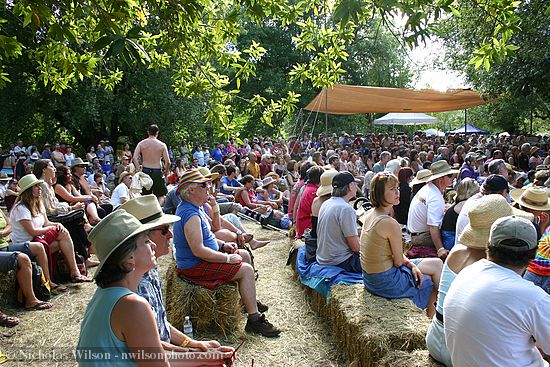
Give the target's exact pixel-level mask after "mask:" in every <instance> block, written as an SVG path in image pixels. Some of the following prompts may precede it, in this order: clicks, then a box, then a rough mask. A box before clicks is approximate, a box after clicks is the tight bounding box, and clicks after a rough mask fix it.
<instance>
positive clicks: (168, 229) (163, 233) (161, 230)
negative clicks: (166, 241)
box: [151, 226, 170, 236]
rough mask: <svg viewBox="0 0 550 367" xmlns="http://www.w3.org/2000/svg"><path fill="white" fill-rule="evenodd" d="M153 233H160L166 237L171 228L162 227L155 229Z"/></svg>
mask: <svg viewBox="0 0 550 367" xmlns="http://www.w3.org/2000/svg"><path fill="white" fill-rule="evenodd" d="M151 231H160V234H162V235H163V236H166V235H167V234H168V232H170V226H162V227H160V228H153V229H152V230H151Z"/></svg>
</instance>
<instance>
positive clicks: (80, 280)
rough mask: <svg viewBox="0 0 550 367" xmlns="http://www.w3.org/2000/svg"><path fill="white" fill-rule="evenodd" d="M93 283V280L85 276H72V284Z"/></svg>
mask: <svg viewBox="0 0 550 367" xmlns="http://www.w3.org/2000/svg"><path fill="white" fill-rule="evenodd" d="M91 281H93V279H91V278H88V277H85V276H84V275H73V276H71V283H87V282H91Z"/></svg>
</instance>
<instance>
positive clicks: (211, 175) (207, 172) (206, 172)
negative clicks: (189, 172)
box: [199, 167, 220, 180]
mask: <svg viewBox="0 0 550 367" xmlns="http://www.w3.org/2000/svg"><path fill="white" fill-rule="evenodd" d="M199 172H200V173H201V175H203V176H204V177H206V178H211V179H212V180H215V179H217V178H218V177H219V175H220V174H219V173H218V172H210V170H209V169H208V167H199Z"/></svg>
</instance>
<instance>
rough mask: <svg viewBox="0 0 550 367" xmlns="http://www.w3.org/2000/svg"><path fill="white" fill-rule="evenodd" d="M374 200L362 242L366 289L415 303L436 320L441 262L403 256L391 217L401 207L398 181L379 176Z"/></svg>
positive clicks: (372, 190) (373, 183) (374, 185)
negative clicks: (397, 207) (399, 205)
mask: <svg viewBox="0 0 550 367" xmlns="http://www.w3.org/2000/svg"><path fill="white" fill-rule="evenodd" d="M370 199H371V204H372V206H373V208H372V209H371V210H369V211H368V212H367V214H366V216H365V217H364V218H365V219H364V223H363V229H362V232H361V239H360V242H361V267H362V268H363V283H364V284H365V288H366V289H367V290H368V291H369V292H371V293H373V294H376V295H378V296H381V297H385V298H409V299H412V301H413V302H414V303H415V304H416V305H417V306H418V307H420V308H422V309H426V312H427V314H428V317H432V316H433V315H434V313H435V308H434V306H433V304H434V302H435V299H436V296H437V289H438V286H439V278H440V277H441V268H442V266H443V263H442V262H441V260H440V259H437V258H425V259H414V260H409V259H407V258H406V257H405V256H404V255H403V240H402V237H401V227H400V225H399V223H398V222H397V221H396V220H395V219H393V218H392V217H391V216H390V211H391V209H392V206H393V205H397V204H399V181H398V180H397V177H395V176H394V175H392V174H389V173H387V172H381V173H378V174H376V175H375V176H374V177H373V179H372V181H371V185H370Z"/></svg>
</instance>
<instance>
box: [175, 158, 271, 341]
mask: <svg viewBox="0 0 550 367" xmlns="http://www.w3.org/2000/svg"><path fill="white" fill-rule="evenodd" d="M209 185H210V179H208V178H206V177H204V176H203V175H201V173H200V172H199V171H198V170H197V169H191V170H188V171H186V172H185V173H184V174H183V177H182V179H181V180H180V183H179V185H178V191H179V193H180V196H181V198H182V202H181V203H180V204H179V205H178V208H177V209H176V215H178V216H179V217H181V225H179V224H178V225H177V226H175V227H174V228H175V231H174V246H175V249H176V264H177V269H176V271H177V272H178V275H179V276H180V277H181V278H182V279H184V280H186V281H190V282H192V283H195V284H198V285H200V286H203V287H207V288H214V287H216V286H217V285H220V284H225V283H228V282H231V281H236V282H237V283H238V284H239V293H240V295H241V298H242V299H243V302H244V304H245V309H246V312H247V314H248V320H247V323H246V327H245V330H246V331H247V332H250V333H260V334H262V335H264V336H267V337H276V336H278V335H279V333H280V330H279V329H278V328H276V327H275V326H273V325H272V324H271V323H270V322H269V321H267V319H266V318H265V316H264V315H263V314H261V313H260V312H259V310H258V306H259V305H261V304H259V302H258V301H257V300H256V284H255V281H254V269H253V268H252V266H251V265H250V255H249V254H248V252H246V251H244V250H238V249H237V246H236V244H234V243H227V242H223V241H221V240H217V239H216V237H215V236H214V233H213V232H212V230H211V227H210V223H209V221H208V218H207V216H206V213H205V212H204V210H202V209H201V207H202V206H203V205H204V203H206V202H207V201H208V198H209V196H210V195H209V192H208V189H209ZM261 306H263V305H261ZM262 309H263V311H266V310H267V307H266V306H264V307H262Z"/></svg>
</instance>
